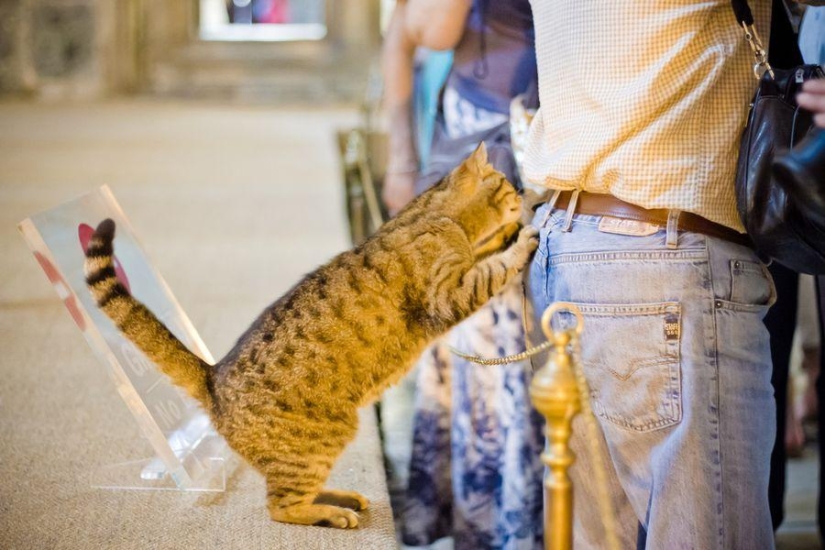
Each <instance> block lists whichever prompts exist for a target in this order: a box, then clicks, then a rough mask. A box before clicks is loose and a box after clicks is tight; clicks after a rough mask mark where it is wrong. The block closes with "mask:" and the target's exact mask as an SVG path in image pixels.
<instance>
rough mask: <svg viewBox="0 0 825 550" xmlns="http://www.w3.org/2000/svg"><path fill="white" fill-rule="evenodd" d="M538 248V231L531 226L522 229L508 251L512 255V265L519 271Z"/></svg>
mask: <svg viewBox="0 0 825 550" xmlns="http://www.w3.org/2000/svg"><path fill="white" fill-rule="evenodd" d="M538 246H539V230H538V229H536V228H535V227H533V226H532V225H528V226H526V227H524V228H523V229H522V230H521V232H520V233H519V235H518V240H517V241H516V244H514V245H513V246H511V247H510V249H509V250H508V253H510V254H512V259H513V260H512V261H513V265H514V266H516V268H517V269H519V270H521V269H523V268H524V266H526V265H527V262H528V261H530V257H531V256H532V255H533V251H534V250H536V248H538Z"/></svg>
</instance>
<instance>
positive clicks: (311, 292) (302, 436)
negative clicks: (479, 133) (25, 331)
mask: <svg viewBox="0 0 825 550" xmlns="http://www.w3.org/2000/svg"><path fill="white" fill-rule="evenodd" d="M520 205H521V199H520V198H519V197H518V196H517V194H516V192H515V190H514V189H513V187H512V186H511V185H510V184H509V183H508V182H507V181H506V180H505V179H504V177H503V175H502V174H500V173H499V172H496V171H495V170H493V168H492V167H491V166H490V165H489V164H488V163H487V156H486V151H485V149H484V147H483V146H480V147H479V149H478V150H477V151H476V152H475V153H473V155H472V156H471V157H470V158H468V159H467V160H466V161H465V162H464V163H463V164H462V165H461V166H459V167H458V168H456V170H454V171H453V173H452V174H450V175H449V176H448V177H446V178H445V179H444V181H442V182H441V183H440V184H439V185H437V186H436V187H434V188H433V189H431V190H430V191H428V192H426V193H424V194H422V195H421V196H420V197H419V198H418V199H416V200H415V201H413V202H412V203H411V204H410V205H409V206H408V207H407V208H406V209H404V210H403V211H402V212H401V213H400V214H399V215H398V216H397V217H396V218H395V219H393V220H391V221H389V222H388V223H387V224H385V225H384V226H383V227H382V228H381V229H380V230H379V231H378V232H377V233H376V234H375V235H374V236H373V237H372V238H370V239H368V240H367V241H366V242H364V243H363V244H362V245H361V246H359V247H357V248H355V249H354V250H352V251H349V252H345V253H343V254H341V255H339V256H338V257H336V258H334V259H333V260H332V261H330V262H329V263H328V264H326V265H324V266H322V267H320V268H319V269H317V270H316V271H315V272H313V273H311V274H309V275H307V276H306V277H305V278H304V279H303V280H302V281H301V282H300V283H299V284H298V285H296V286H295V287H294V288H293V289H292V290H290V291H289V292H288V293H287V294H286V295H285V296H283V297H282V298H281V299H280V300H278V301H277V302H275V303H274V304H273V305H271V306H270V307H268V308H267V309H266V310H265V311H264V312H263V313H262V314H261V315H260V317H258V319H257V320H256V321H255V322H254V323H253V324H252V326H251V327H250V328H249V329H248V330H247V331H246V332H245V333H244V334H243V336H241V338H240V339H239V340H238V342H237V344H236V345H235V347H234V348H233V349H232V350H231V351H230V352H229V354H228V355H227V356H226V357H224V358H223V359H222V360H220V361H219V362H218V363H217V364H216V365H214V366H211V365H208V364H206V363H204V362H203V361H202V360H200V359H199V358H198V357H196V356H195V355H194V354H192V353H191V352H189V351H188V350H187V349H186V347H185V346H184V345H183V344H182V343H181V342H180V341H178V340H177V339H176V338H175V337H174V336H173V335H172V333H171V332H169V330H167V329H166V327H164V326H163V325H162V324H161V323H160V322H159V321H158V320H157V318H155V316H154V315H153V314H152V313H151V312H150V311H149V310H148V309H147V308H146V307H145V306H143V305H142V304H141V303H140V302H138V301H137V300H135V299H134V298H132V297H131V296H130V295H129V293H128V291H127V290H126V289H125V288H124V287H123V286H122V285H121V284H120V283H119V282H118V281H117V279H116V277H115V270H114V267H113V265H112V261H113V260H112V253H113V250H112V240H113V238H114V229H115V227H114V222H112V221H111V220H106V221H104V222H102V223H101V224H100V225H99V226H98V228H97V230H96V232H95V235H94V236H93V238H92V241H91V244H90V246H89V249H88V252H87V260H86V275H87V282H88V285H89V288H90V289H91V292H92V294H93V295H94V297H95V299H96V301H97V303H98V305H99V306H100V307H101V308H102V309H103V311H104V312H106V314H107V315H108V316H109V317H110V318H111V319H112V320H113V321H114V322H115V323H116V324H117V326H118V327H119V329H120V330H121V331H122V332H123V333H124V334H125V335H126V336H127V337H128V338H129V339H130V340H132V341H133V342H134V343H135V344H137V346H138V347H139V348H140V349H141V350H143V351H144V352H145V353H146V355H147V356H148V357H149V358H150V359H151V360H152V361H154V362H155V363H156V364H157V365H158V366H159V367H160V368H161V369H162V370H163V372H164V373H166V374H167V375H168V376H169V377H170V378H171V379H172V381H173V382H174V383H176V384H178V385H180V386H181V387H183V388H185V389H186V391H187V392H188V393H189V394H190V395H191V396H192V397H194V398H195V399H197V400H198V401H199V402H200V403H201V404H202V406H203V407H204V409H205V410H206V411H208V413H209V414H210V416H211V417H212V420H213V422H214V424H215V427H216V429H217V430H218V432H220V433H221V434H222V435H223V436H224V437H225V438H226V440H227V442H228V443H229V445H230V446H231V447H232V448H233V449H234V450H235V451H237V452H238V454H240V455H241V456H243V457H244V458H245V459H246V460H248V461H249V462H250V463H251V464H252V465H254V466H255V467H256V468H257V469H258V470H260V471H261V472H262V473H263V475H264V476H265V477H266V483H267V495H268V506H269V511H270V514H271V517H272V518H273V519H275V520H277V521H283V522H289V523H301V524H318V525H331V526H335V527H342V528H346V527H355V526H356V525H357V524H358V516H357V514H356V513H355V512H354V511H355V510H363V509H364V508H366V507H367V500H366V499H365V498H364V497H363V496H361V495H360V494H358V493H355V492H349V491H332V490H327V489H324V482H325V481H326V479H327V476H328V475H329V472H330V469H331V468H332V465H333V463H334V461H335V460H336V458H337V457H338V456H339V454H340V453H341V451H342V450H343V449H344V447H345V446H346V444H347V443H348V442H349V441H350V440H352V438H353V437H354V435H355V432H356V429H357V426H358V417H357V409H358V407H360V406H362V405H364V404H367V403H369V402H371V401H372V400H374V399H375V398H376V397H377V396H378V395H379V394H380V393H381V392H382V391H383V390H384V389H385V388H386V387H387V386H388V385H389V384H391V383H393V382H394V381H396V380H397V379H398V378H399V377H401V376H402V375H403V374H404V373H405V372H407V370H408V369H409V368H410V367H411V365H412V364H413V362H414V361H415V359H416V358H417V357H418V355H419V354H420V353H421V352H422V351H423V349H424V348H425V347H426V345H427V344H428V343H429V342H431V341H432V340H433V339H434V338H436V337H438V336H440V335H442V334H443V333H444V332H445V331H447V330H448V329H449V328H450V327H452V326H453V325H455V324H456V323H458V322H459V321H461V320H463V319H464V318H466V317H467V316H468V315H470V314H471V313H473V312H474V311H476V310H477V309H478V308H479V307H481V306H482V305H483V304H484V303H485V302H487V300H488V299H489V298H490V297H491V296H492V295H494V294H496V293H497V292H498V291H499V290H501V289H502V288H503V287H504V286H505V285H506V284H507V283H508V281H510V280H511V279H513V278H514V277H515V276H516V274H517V273H518V272H519V271H520V270H521V269H522V268H523V267H524V266H525V264H526V263H527V261H528V259H529V256H530V254H531V253H532V251H533V250H534V249H535V247H536V243H537V240H536V231H535V229H533V228H526V229H524V230H522V231H521V233H520V234H519V235H518V238H517V239H516V240H515V243H514V244H512V245H511V246H510V247H509V248H506V249H505V248H504V245H505V242H506V241H508V240H512V239H510V237H513V236H514V235H515V233H516V232H517V231H518V224H517V223H516V222H517V220H518V219H519V216H520V213H521V212H520Z"/></svg>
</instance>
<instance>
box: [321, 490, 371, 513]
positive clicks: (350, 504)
mask: <svg viewBox="0 0 825 550" xmlns="http://www.w3.org/2000/svg"><path fill="white" fill-rule="evenodd" d="M315 504H332V505H333V506H342V507H344V508H349V509H350V510H355V511H356V512H357V511H359V510H366V509H367V508H368V507H369V505H370V501H369V500H367V498H366V497H365V496H364V495H362V494H361V493H356V492H355V491H341V490H337V489H324V490H323V491H321V492H320V493H318V496H317V497H315Z"/></svg>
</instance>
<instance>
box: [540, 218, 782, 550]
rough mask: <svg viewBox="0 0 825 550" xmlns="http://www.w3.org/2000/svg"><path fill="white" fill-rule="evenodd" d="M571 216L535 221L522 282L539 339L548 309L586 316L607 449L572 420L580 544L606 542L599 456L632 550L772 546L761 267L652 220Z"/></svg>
mask: <svg viewBox="0 0 825 550" xmlns="http://www.w3.org/2000/svg"><path fill="white" fill-rule="evenodd" d="M564 217H565V212H564V211H560V210H554V211H552V213H549V214H548V208H547V205H544V206H542V207H541V208H539V210H538V211H537V213H536V217H535V219H534V221H533V223H534V225H535V226H536V227H538V228H539V229H540V231H541V233H540V239H541V240H540V244H539V248H538V250H537V252H536V255H535V258H534V259H533V262H532V264H531V265H530V268H529V274H528V279H527V285H526V286H527V292H528V296H529V298H530V300H531V303H532V306H533V311H534V312H535V316H534V322H533V323H532V324H533V325H534V326H533V327H531V329H530V330H531V334H532V336H531V338H532V341H533V342H534V343H535V342H539V341H543V340H542V339H541V338H542V337H541V336H539V334H540V329H538V331H537V327H538V326H539V322H538V319H539V318H540V316H541V313H542V312H543V311H544V309H545V308H546V307H547V306H548V305H550V304H551V303H553V302H555V301H568V302H573V303H575V304H577V305H578V306H579V308H581V310H582V313H583V314H584V332H583V334H582V340H581V341H582V363H583V368H584V372H585V375H586V378H587V380H588V382H589V385H590V391H591V403H592V407H593V412H594V413H595V415H596V418H597V420H598V421H599V425H600V426H601V431H602V433H603V437H604V439H603V441H602V442H601V443H602V449H603V456H597V457H594V456H591V455H590V453H589V452H588V447H587V445H586V442H585V440H584V439H583V435H584V433H585V431H584V425H583V423H582V419H581V418H577V420H576V421H575V422H574V436H573V442H572V445H573V449H574V451H575V452H576V463H575V464H574V466H573V468H572V469H571V476H572V477H573V482H574V487H575V498H574V501H575V526H574V537H575V548H577V549H581V548H603V547H604V543H603V539H602V536H603V533H602V527H601V520H600V516H599V513H598V506H597V498H598V497H597V492H596V486H595V485H594V483H595V481H594V476H593V474H592V464H593V462H592V461H593V460H601V461H602V462H603V463H604V465H605V468H606V470H607V474H608V484H609V487H608V490H609V493H610V496H611V500H612V501H613V503H614V508H615V509H616V513H617V519H618V521H617V524H618V530H619V533H618V535H619V540H620V542H621V547H622V548H634V547H637V546H638V547H639V548H649V549H667V550H671V549H676V548H697V549H702V550H704V549H717V548H718V549H740V548H741V549H748V550H753V549H760V548H773V544H774V543H773V531H772V527H771V517H770V513H769V510H768V475H769V463H770V453H771V448H772V447H773V440H774V435H775V429H776V425H775V404H774V396H773V390H772V388H771V360H770V351H769V337H768V333H767V330H766V329H765V326H764V324H763V322H762V319H763V317H764V316H765V313H766V312H767V309H768V308H769V307H770V305H771V304H772V303H773V301H774V300H775V289H774V286H773V282H772V280H771V278H770V275H769V274H768V272H767V270H766V268H765V266H764V265H763V264H762V263H761V262H760V261H759V259H758V258H757V257H756V255H755V254H754V253H753V252H752V251H751V250H750V249H748V248H746V247H743V246H741V245H737V244H733V243H730V242H728V241H724V240H721V239H717V238H713V237H708V236H705V235H702V234H697V233H689V232H679V233H678V241H677V242H676V243H674V244H675V246H668V245H667V242H668V240H667V239H666V231H665V230H664V229H658V228H657V227H656V226H651V225H649V224H644V223H640V222H634V221H621V222H619V221H618V220H615V219H613V218H606V217H600V216H586V215H575V216H574V217H573V223H572V226H571V227H570V231H569V232H566V231H563V230H562V227H563V225H564ZM671 242H672V240H671ZM561 322H562V323H563V322H565V321H564V320H563V319H562V320H561ZM604 451H606V452H604ZM608 455H609V456H608Z"/></svg>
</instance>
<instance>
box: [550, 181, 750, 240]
mask: <svg viewBox="0 0 825 550" xmlns="http://www.w3.org/2000/svg"><path fill="white" fill-rule="evenodd" d="M572 195H573V192H572V191H562V193H561V195H559V198H558V200H557V201H556V204H555V207H554V208H555V209H558V210H566V209H567V207H568V205H569V204H570V199H571V197H572ZM575 213H577V214H587V215H590V216H611V217H613V218H620V219H623V220H636V221H640V222H647V223H652V224H656V225H661V226H662V227H667V220H668V214H669V213H670V211H669V210H666V209H647V208H642V207H641V206H636V205H635V204H630V203H629V202H625V201H623V200H621V199H617V198H616V197H614V196H613V195H606V194H599V193H587V192H581V193H579V198H578V200H577V201H576V209H575ZM678 228H679V230H680V231H691V232H694V233H702V234H704V235H709V236H711V237H717V238H719V239H724V240H726V241H730V242H733V243H736V244H741V245H743V246H747V247H749V248H753V243H752V242H751V240H750V238H749V237H748V236H747V235H746V234H744V233H739V232H737V231H734V230H733V229H731V228H729V227H725V226H724V225H720V224H718V223H714V222H712V221H710V220H708V219H705V218H703V217H702V216H697V215H696V214H691V213H690V212H680V213H679V224H678Z"/></svg>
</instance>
